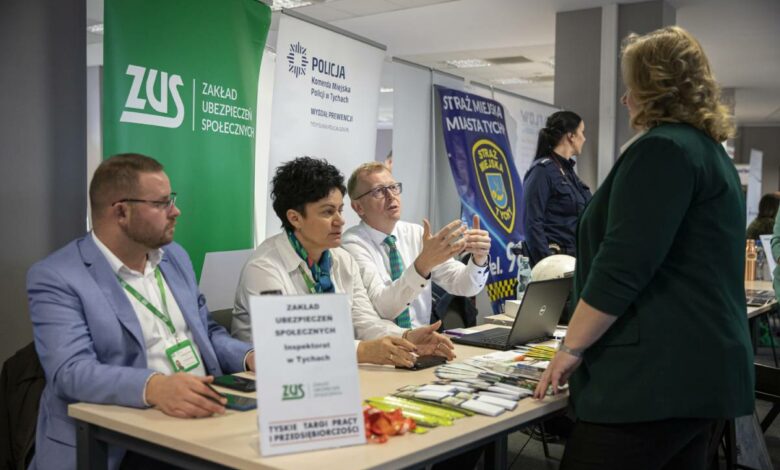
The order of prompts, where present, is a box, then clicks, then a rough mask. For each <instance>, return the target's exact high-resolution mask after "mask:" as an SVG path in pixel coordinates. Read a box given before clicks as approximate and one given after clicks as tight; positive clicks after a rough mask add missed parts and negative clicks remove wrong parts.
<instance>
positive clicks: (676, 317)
mask: <svg viewBox="0 0 780 470" xmlns="http://www.w3.org/2000/svg"><path fill="white" fill-rule="evenodd" d="M622 72H623V79H624V82H625V84H626V87H627V91H626V93H625V95H624V97H623V100H622V101H623V103H624V104H625V105H626V106H627V107H628V111H629V114H630V119H631V125H632V127H633V128H634V129H635V130H637V132H638V133H637V135H636V136H635V137H634V138H633V139H631V140H630V141H629V142H628V143H627V144H626V145H624V146H623V148H622V153H621V156H620V158H619V159H618V160H617V162H616V163H615V166H614V168H612V171H611V172H610V174H609V176H607V178H606V180H605V181H604V183H603V184H602V185H601V187H600V188H599V189H598V191H597V192H596V194H594V196H593V199H592V200H591V203H590V204H589V205H588V207H587V208H586V209H585V211H584V212H583V215H582V217H581V219H580V222H579V227H578V230H577V269H576V273H575V281H574V292H573V294H572V301H573V302H574V303H573V305H576V309H575V312H574V314H573V316H572V320H571V322H570V324H569V329H568V334H567V335H566V339H565V340H564V341H563V342H562V343H561V346H560V350H559V352H558V353H557V354H556V356H555V358H554V359H553V361H552V362H551V364H550V367H549V368H548V369H547V371H546V372H545V374H544V376H543V377H542V380H541V381H540V383H539V386H538V388H537V389H536V396H537V397H538V398H542V397H543V395H544V392H545V391H546V390H547V388H548V386H552V390H553V393H556V392H557V391H558V387H559V386H560V385H562V384H563V383H565V382H567V380H568V381H569V383H570V393H571V402H572V405H573V407H574V411H575V414H576V416H577V420H578V421H577V423H576V425H575V428H574V431H573V433H572V436H571V438H570V439H569V441H568V442H567V446H566V450H565V452H564V456H563V461H562V463H561V468H562V469H573V468H576V469H580V468H598V469H626V468H631V469H662V468H663V469H670V468H684V469H704V468H706V466H707V464H708V455H707V444H708V441H709V437H710V434H711V432H712V431H711V430H712V428H713V426H714V425H715V423H716V422H717V421H718V420H722V419H728V418H734V417H737V416H742V415H747V414H751V413H752V412H753V354H752V349H751V347H750V339H749V334H748V325H747V316H746V313H745V291H744V281H743V270H744V240H745V239H744V230H745V205H744V200H743V198H742V191H741V187H740V182H739V177H738V176H737V172H736V170H735V168H734V165H733V163H732V162H731V160H730V159H729V157H728V155H727V154H726V152H725V151H724V149H723V146H722V144H721V143H722V141H724V140H725V139H727V138H729V137H730V136H732V135H733V133H734V126H733V123H732V121H731V118H730V117H729V115H728V113H727V111H726V108H725V107H724V106H723V105H722V104H721V103H720V89H719V87H718V85H717V83H716V82H715V79H714V77H713V75H712V71H711V69H710V65H709V62H708V60H707V57H706V55H705V54H704V51H703V49H702V47H701V45H700V44H699V42H698V41H697V40H696V39H695V38H694V37H693V36H691V35H690V34H689V33H688V32H687V31H685V30H684V29H682V28H679V27H668V28H663V29H659V30H657V31H654V32H651V33H649V34H646V35H644V36H637V35H631V36H629V37H628V38H627V39H626V40H625V42H624V46H623V51H622ZM710 457H711V456H710Z"/></svg>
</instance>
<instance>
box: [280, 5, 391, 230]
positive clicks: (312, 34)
mask: <svg viewBox="0 0 780 470" xmlns="http://www.w3.org/2000/svg"><path fill="white" fill-rule="evenodd" d="M293 11H294V10H293ZM276 50H277V56H276V77H275V78H274V96H273V107H272V110H271V113H272V116H273V118H272V119H271V147H270V163H269V169H270V173H271V174H273V172H274V171H275V170H276V168H277V167H278V166H279V165H281V164H282V163H283V162H287V161H290V160H292V159H293V158H296V157H301V156H304V155H308V156H311V157H318V158H325V159H326V160H328V162H329V163H330V164H332V165H334V166H335V167H336V168H338V169H339V170H341V172H342V173H344V174H345V175H347V176H349V175H350V174H351V173H352V170H354V169H355V168H357V166H358V165H360V164H361V163H365V162H367V161H371V160H373V159H374V153H375V152H376V115H377V107H378V105H379V83H380V77H381V75H382V62H383V61H384V59H385V48H384V46H382V45H381V44H376V43H373V42H371V41H369V40H366V39H365V38H361V39H356V36H354V35H351V36H345V35H344V34H342V33H340V32H336V31H332V30H329V29H326V28H324V27H322V26H319V25H316V24H312V23H310V22H308V21H304V20H303V19H300V18H296V17H293V16H290V15H289V14H283V15H282V16H281V17H280V18H279V34H278V35H277V38H276ZM303 183H304V184H305V183H306V182H303ZM345 205H347V206H349V202H347V201H345ZM344 218H345V219H346V221H347V222H346V226H347V227H349V226H350V225H354V224H356V223H358V222H359V221H360V220H359V219H358V217H357V214H355V212H354V211H352V210H346V211H344ZM266 220H267V225H266V233H267V234H268V235H271V234H274V233H277V232H278V231H279V230H280V227H281V225H280V222H279V219H278V218H277V217H276V214H275V213H274V211H273V208H272V207H271V199H270V198H268V209H267V212H266Z"/></svg>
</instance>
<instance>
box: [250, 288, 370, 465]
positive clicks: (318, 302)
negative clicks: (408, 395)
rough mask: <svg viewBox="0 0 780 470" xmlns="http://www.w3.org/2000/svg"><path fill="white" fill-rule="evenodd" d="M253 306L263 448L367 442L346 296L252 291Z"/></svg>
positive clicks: (285, 450) (271, 451)
mask: <svg viewBox="0 0 780 470" xmlns="http://www.w3.org/2000/svg"><path fill="white" fill-rule="evenodd" d="M249 310H250V314H251V316H252V339H253V341H254V344H255V348H256V349H255V365H256V371H257V377H258V378H259V380H258V381H257V395H258V406H259V408H258V423H259V429H260V452H261V453H262V455H264V456H268V455H277V454H289V453H294V452H303V451H309V450H315V449H325V448H331V447H342V446H348V445H355V444H364V443H365V440H366V438H365V432H364V427H363V413H362V407H361V398H360V389H359V382H358V372H357V359H356V357H355V346H354V336H353V333H352V320H351V318H350V313H349V304H348V301H347V297H346V296H345V295H342V294H328V295H302V296H276V295H273V296H262V297H252V298H251V299H250V302H249Z"/></svg>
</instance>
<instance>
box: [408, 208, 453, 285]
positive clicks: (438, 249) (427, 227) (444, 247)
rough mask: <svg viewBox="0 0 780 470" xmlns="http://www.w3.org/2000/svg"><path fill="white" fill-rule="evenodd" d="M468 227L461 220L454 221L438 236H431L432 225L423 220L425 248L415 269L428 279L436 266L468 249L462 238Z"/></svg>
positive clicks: (439, 232)
mask: <svg viewBox="0 0 780 470" xmlns="http://www.w3.org/2000/svg"><path fill="white" fill-rule="evenodd" d="M465 232H466V227H465V226H464V225H463V224H462V223H461V221H460V219H458V220H453V221H452V222H450V223H448V224H447V225H445V226H444V228H442V229H441V230H439V231H438V232H436V234H434V235H431V223H430V222H428V219H423V239H422V242H423V247H422V251H421V252H420V255H419V256H418V257H417V259H416V260H414V268H415V269H416V270H417V273H418V274H420V276H422V277H428V276H429V275H430V274H431V271H432V270H433V268H435V267H436V266H438V265H440V264H442V263H443V262H445V261H447V260H448V259H450V258H452V257H453V256H455V255H456V254H458V253H460V252H461V251H463V249H464V248H465V247H466V240H465V239H463V238H462V236H463V234H464V233H465Z"/></svg>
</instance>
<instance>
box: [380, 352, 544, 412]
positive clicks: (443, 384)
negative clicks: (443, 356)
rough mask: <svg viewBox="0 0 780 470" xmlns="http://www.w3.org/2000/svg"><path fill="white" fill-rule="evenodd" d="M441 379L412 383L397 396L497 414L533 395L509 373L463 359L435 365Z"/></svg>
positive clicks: (397, 393) (513, 407)
mask: <svg viewBox="0 0 780 470" xmlns="http://www.w3.org/2000/svg"><path fill="white" fill-rule="evenodd" d="M436 376H437V377H438V378H439V379H440V380H438V381H436V382H434V383H432V384H426V385H419V386H417V385H410V386H406V387H403V388H401V389H399V390H398V391H397V392H396V393H395V396H396V397H400V398H405V399H409V400H417V401H421V402H424V403H427V404H430V405H435V406H442V405H445V406H448V407H450V408H454V409H456V410H459V411H464V410H465V411H470V412H473V413H479V414H482V415H487V416H498V415H500V414H501V413H503V412H504V411H507V410H514V409H515V408H516V407H517V402H518V401H519V400H521V399H522V398H524V397H527V396H530V395H531V393H532V392H531V391H530V390H529V389H528V388H525V387H521V386H519V385H518V384H517V381H516V380H515V379H513V378H512V377H510V376H509V375H507V374H501V373H495V372H491V371H488V370H485V369H484V368H481V367H477V366H472V365H469V364H463V363H453V364H446V365H443V366H440V367H438V368H437V369H436Z"/></svg>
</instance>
